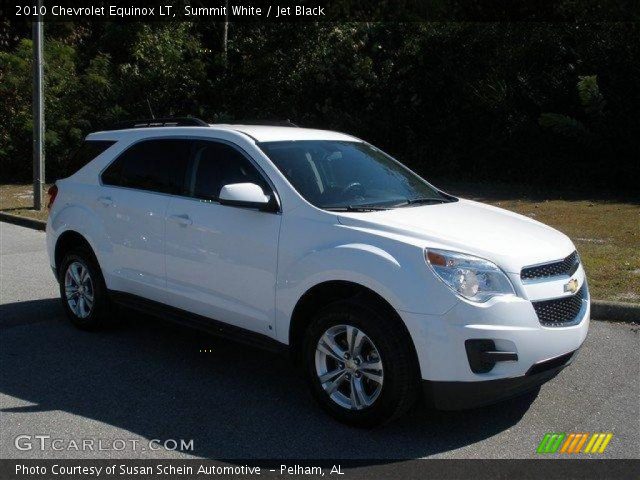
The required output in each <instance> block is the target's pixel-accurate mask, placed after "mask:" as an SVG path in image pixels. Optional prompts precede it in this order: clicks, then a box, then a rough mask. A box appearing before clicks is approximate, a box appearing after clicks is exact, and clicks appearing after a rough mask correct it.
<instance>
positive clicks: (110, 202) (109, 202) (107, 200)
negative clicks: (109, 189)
mask: <svg viewBox="0 0 640 480" xmlns="http://www.w3.org/2000/svg"><path fill="white" fill-rule="evenodd" d="M98 201H99V202H100V203H101V204H102V205H104V206H105V207H110V206H111V205H113V199H112V198H111V197H98Z"/></svg>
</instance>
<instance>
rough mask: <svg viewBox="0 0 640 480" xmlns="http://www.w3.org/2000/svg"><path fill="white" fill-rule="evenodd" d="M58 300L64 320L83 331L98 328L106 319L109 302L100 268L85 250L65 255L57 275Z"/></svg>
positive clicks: (75, 250)
mask: <svg viewBox="0 0 640 480" xmlns="http://www.w3.org/2000/svg"><path fill="white" fill-rule="evenodd" d="M58 278H59V281H60V297H61V299H62V303H63V306H64V310H65V313H66V314H67V317H69V319H70V320H71V323H73V324H74V325H75V326H76V327H78V328H81V329H83V330H94V329H96V328H100V327H102V326H103V325H105V324H106V323H108V320H109V300H108V297H107V289H106V286H105V283H104V279H103V277H102V273H101V272H100V267H99V266H98V263H97V262H96V260H95V257H94V256H93V253H92V252H90V251H88V250H87V249H84V248H77V249H74V250H72V251H70V252H68V253H67V254H66V255H65V256H64V258H63V260H62V262H61V264H60V270H59V272H58Z"/></svg>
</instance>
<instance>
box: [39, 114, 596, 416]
mask: <svg viewBox="0 0 640 480" xmlns="http://www.w3.org/2000/svg"><path fill="white" fill-rule="evenodd" d="M75 162H77V164H78V165H83V166H81V167H80V168H79V170H77V171H76V172H75V173H74V174H73V175H71V176H70V177H68V178H65V179H63V180H59V181H58V182H57V183H56V186H54V187H52V189H50V195H51V199H50V208H51V211H50V215H49V220H48V223H47V248H48V252H49V256H50V259H51V267H52V268H53V271H54V273H55V275H56V277H57V278H58V281H59V283H60V294H61V297H62V300H63V304H64V308H65V310H66V313H67V315H68V316H69V318H70V319H71V321H72V322H73V323H74V324H75V325H76V326H77V327H80V328H83V329H95V328H97V327H99V326H101V325H104V324H105V323H107V322H109V321H110V320H111V318H112V313H111V312H113V310H112V308H113V305H114V304H120V305H124V306H127V307H132V308H134V309H142V310H143V311H145V312H148V313H149V312H150V313H153V314H156V315H158V316H162V317H165V318H169V319H172V320H177V321H182V322H184V323H186V324H188V325H190V326H193V327H197V328H201V329H204V330H208V331H211V332H215V333H218V334H224V335H232V336H234V337H236V338H238V339H239V340H244V341H246V342H251V343H253V344H259V345H262V346H267V347H270V346H276V347H279V348H285V349H288V351H289V353H290V355H291V357H292V358H293V360H294V361H295V363H296V364H297V365H299V366H300V367H301V368H302V371H303V372H304V375H305V377H306V380H307V382H308V384H309V388H310V390H311V392H312V394H313V396H314V398H315V399H316V400H317V401H318V403H319V404H320V405H321V406H322V407H323V408H324V409H325V410H326V411H327V412H329V413H330V414H331V415H333V416H334V417H336V418H338V419H339V420H341V421H343V422H347V423H351V424H355V425H361V426H367V425H374V424H379V423H382V422H386V421H389V420H391V419H394V418H397V417H398V416H399V415H401V414H402V413H404V412H406V411H407V410H408V409H409V408H410V407H411V406H412V405H413V404H414V402H415V400H416V399H417V398H418V395H419V393H422V394H423V395H424V396H425V398H426V400H427V402H428V403H429V404H430V405H432V406H434V407H436V408H441V409H462V408H470V407H474V406H480V405H484V404H487V403H492V402H496V401H498V400H502V399H505V398H508V397H512V396H514V395H517V394H519V393H522V392H525V391H528V390H531V389H533V388H535V387H537V386H539V385H540V384H542V383H543V382H545V381H547V380H549V379H550V378H552V377H553V376H554V375H555V374H557V373H558V372H559V371H560V370H561V369H562V368H563V367H565V366H566V365H568V364H569V363H570V361H571V359H572V356H573V355H574V354H575V353H576V351H577V350H578V349H579V347H580V346H581V344H582V342H583V341H584V339H585V337H586V335H587V329H588V326H589V293H588V289H587V281H586V278H585V273H584V270H583V267H582V265H581V263H580V258H579V256H578V254H577V252H576V249H575V247H574V245H573V244H572V242H571V241H570V240H569V238H567V237H566V236H565V235H563V234H562V233H560V232H558V231H556V230H554V229H552V228H550V227H548V226H546V225H543V224H541V223H539V222H537V221H535V220H532V219H530V218H527V217H523V216H520V215H517V214H515V213H511V212H508V211H505V210H501V209H499V208H495V207H492V206H488V205H483V204H481V203H477V202H473V201H469V200H464V199H462V198H456V197H454V196H452V195H449V194H447V193H445V192H443V191H441V190H439V189H437V188H435V187H433V186H432V185H430V184H429V183H427V182H426V181H425V180H423V179H422V178H420V177H419V176H418V175H417V174H415V173H414V172H412V171H411V170H409V169H408V168H406V167H405V166H403V165H402V164H401V163H399V162H398V161H396V160H394V159H393V158H391V157H390V156H389V155H387V154H385V153H384V152H382V151H380V150H379V149H377V148H376V147H374V146H372V145H370V144H368V143H366V142H364V141H362V140H360V139H358V138H354V137H352V136H350V135H345V134H342V133H336V132H331V131H323V130H311V129H305V128H294V127H287V126H268V125H262V126H256V125H209V124H206V123H204V122H202V121H200V120H197V119H193V118H187V119H174V120H171V121H164V120H163V121H156V122H155V123H146V122H139V123H132V124H130V125H124V126H123V128H120V129H117V130H107V131H102V132H97V133H93V134H91V135H89V136H88V137H87V138H86V140H85V143H84V145H83V146H82V148H81V149H80V150H79V152H78V153H77V155H76V157H75Z"/></svg>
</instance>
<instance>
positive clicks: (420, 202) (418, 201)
mask: <svg viewBox="0 0 640 480" xmlns="http://www.w3.org/2000/svg"><path fill="white" fill-rule="evenodd" d="M449 202H450V200H447V199H446V198H436V197H421V198H411V199H407V200H406V201H405V202H402V203H399V204H397V205H394V207H407V206H409V205H427V204H430V203H449Z"/></svg>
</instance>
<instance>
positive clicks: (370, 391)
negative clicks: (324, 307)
mask: <svg viewBox="0 0 640 480" xmlns="http://www.w3.org/2000/svg"><path fill="white" fill-rule="evenodd" d="M315 367H316V374H317V376H318V380H319V381H320V385H322V388H323V389H324V391H325V392H326V394H327V395H329V398H331V400H333V401H334V402H335V403H337V404H338V405H340V406H341V407H343V408H346V409H349V410H362V409H365V408H367V407H370V406H371V405H373V403H374V402H375V401H376V399H377V398H378V397H379V396H380V392H381V391H382V385H383V382H384V371H383V368H382V358H381V357H380V352H379V351H378V348H377V347H376V346H375V344H374V343H373V341H372V340H371V339H370V338H369V337H368V336H367V334H366V333H364V332H363V331H362V330H360V329H359V328H357V327H354V326H352V325H335V326H333V327H331V328H329V329H328V330H326V331H325V332H324V334H323V335H322V336H321V337H320V339H319V340H318V344H317V346H316V353H315Z"/></svg>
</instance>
